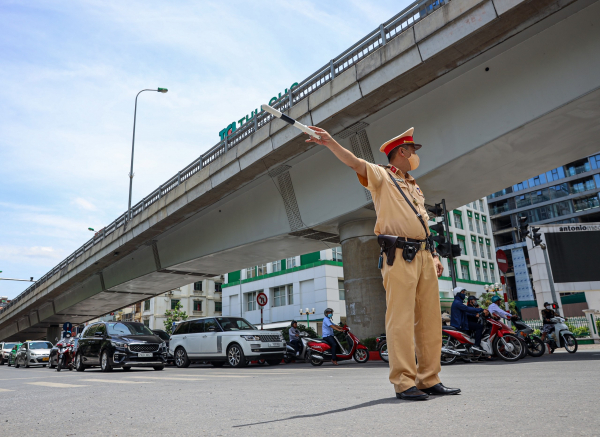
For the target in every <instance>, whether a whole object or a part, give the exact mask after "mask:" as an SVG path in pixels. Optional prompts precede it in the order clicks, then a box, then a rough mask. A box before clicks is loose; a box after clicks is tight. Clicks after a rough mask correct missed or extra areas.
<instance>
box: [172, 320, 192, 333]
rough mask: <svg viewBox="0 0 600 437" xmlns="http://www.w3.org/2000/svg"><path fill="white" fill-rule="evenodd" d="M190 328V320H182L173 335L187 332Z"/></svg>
mask: <svg viewBox="0 0 600 437" xmlns="http://www.w3.org/2000/svg"><path fill="white" fill-rule="evenodd" d="M189 328H190V322H180V323H178V324H177V325H176V327H175V331H173V335H179V334H187V333H188V331H189Z"/></svg>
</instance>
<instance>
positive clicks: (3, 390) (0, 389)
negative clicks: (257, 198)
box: [0, 388, 14, 393]
mask: <svg viewBox="0 0 600 437" xmlns="http://www.w3.org/2000/svg"><path fill="white" fill-rule="evenodd" d="M5 391H14V390H9V389H7V388H0V393H2V392H5Z"/></svg>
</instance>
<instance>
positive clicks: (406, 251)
mask: <svg viewBox="0 0 600 437" xmlns="http://www.w3.org/2000/svg"><path fill="white" fill-rule="evenodd" d="M418 251H419V248H417V247H416V246H415V245H413V244H410V243H405V244H404V248H403V249H402V258H404V260H405V261H406V262H412V260H413V259H415V256H417V252H418Z"/></svg>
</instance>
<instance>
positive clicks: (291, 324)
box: [290, 320, 298, 328]
mask: <svg viewBox="0 0 600 437" xmlns="http://www.w3.org/2000/svg"><path fill="white" fill-rule="evenodd" d="M294 323H298V322H297V321H296V320H292V323H290V328H293V327H294Z"/></svg>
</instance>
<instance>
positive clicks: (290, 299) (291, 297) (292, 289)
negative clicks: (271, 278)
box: [287, 284, 294, 305]
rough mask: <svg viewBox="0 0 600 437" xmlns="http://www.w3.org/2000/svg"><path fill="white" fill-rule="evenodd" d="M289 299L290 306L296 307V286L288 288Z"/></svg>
mask: <svg viewBox="0 0 600 437" xmlns="http://www.w3.org/2000/svg"><path fill="white" fill-rule="evenodd" d="M287 298H288V302H287V303H288V305H294V286H293V285H292V284H290V285H288V286H287Z"/></svg>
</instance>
